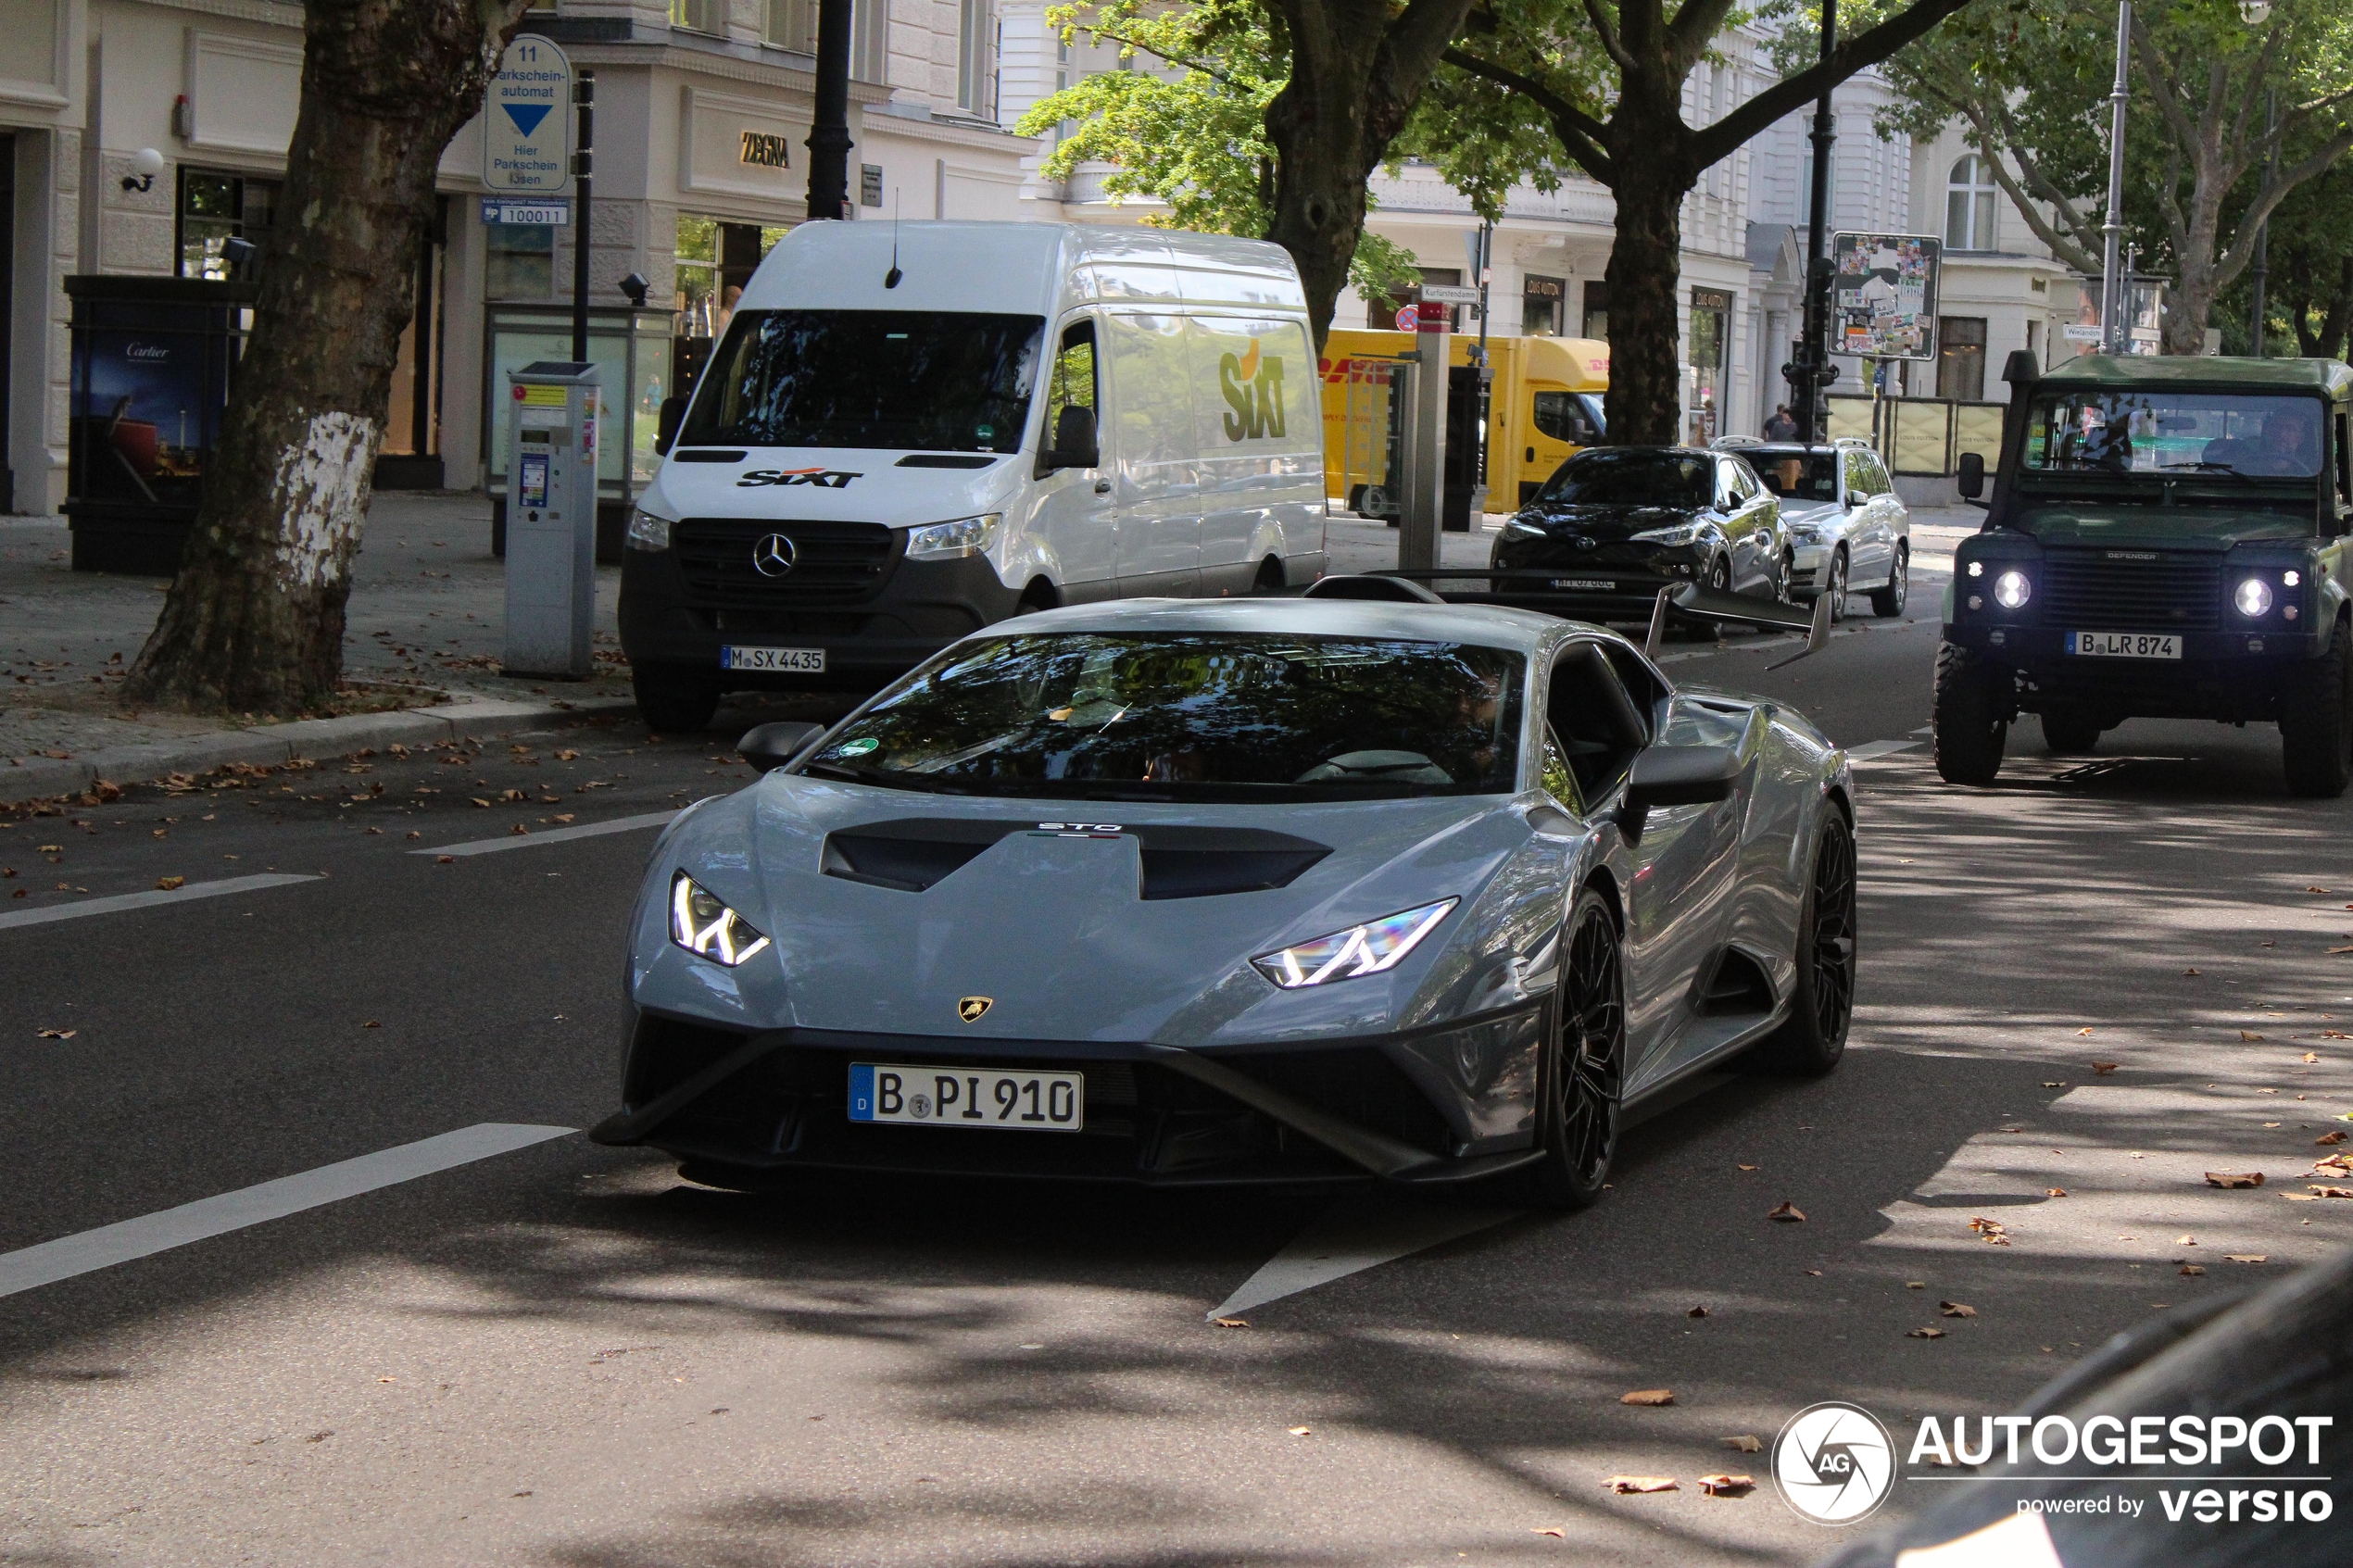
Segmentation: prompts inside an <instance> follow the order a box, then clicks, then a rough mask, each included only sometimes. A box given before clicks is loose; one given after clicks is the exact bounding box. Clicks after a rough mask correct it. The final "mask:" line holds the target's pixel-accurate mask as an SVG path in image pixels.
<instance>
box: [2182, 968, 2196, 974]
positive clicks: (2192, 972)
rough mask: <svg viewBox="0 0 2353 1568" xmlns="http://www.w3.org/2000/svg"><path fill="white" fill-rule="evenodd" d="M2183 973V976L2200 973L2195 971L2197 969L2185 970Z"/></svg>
mask: <svg viewBox="0 0 2353 1568" xmlns="http://www.w3.org/2000/svg"><path fill="white" fill-rule="evenodd" d="M2182 972H2183V974H2196V973H2198V971H2196V970H2195V969H2185V970H2183V971H2182Z"/></svg>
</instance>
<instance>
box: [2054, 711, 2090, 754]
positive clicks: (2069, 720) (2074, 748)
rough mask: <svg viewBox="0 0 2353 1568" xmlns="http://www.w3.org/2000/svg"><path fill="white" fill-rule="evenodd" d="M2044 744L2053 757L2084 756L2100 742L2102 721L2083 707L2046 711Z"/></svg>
mask: <svg viewBox="0 0 2353 1568" xmlns="http://www.w3.org/2000/svg"><path fill="white" fill-rule="evenodd" d="M2042 720H2043V746H2044V749H2045V750H2047V751H2048V752H2049V753H2050V754H2051V755H2052V756H2054V757H2081V756H2082V755H2083V754H2084V753H2085V752H2087V751H2092V750H2095V749H2096V748H2097V747H2098V746H2099V744H2100V728H2101V726H2100V720H2099V715H2098V714H2096V713H2087V712H2085V711H2084V710H2083V709H2080V708H2046V709H2044V710H2043V714H2042Z"/></svg>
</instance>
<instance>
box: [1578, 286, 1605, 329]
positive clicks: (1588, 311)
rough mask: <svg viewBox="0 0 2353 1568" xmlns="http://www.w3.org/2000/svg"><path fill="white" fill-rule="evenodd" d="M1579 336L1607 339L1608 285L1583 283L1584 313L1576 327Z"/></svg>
mask: <svg viewBox="0 0 2353 1568" xmlns="http://www.w3.org/2000/svg"><path fill="white" fill-rule="evenodd" d="M1578 332H1579V336H1583V337H1590V338H1592V339H1594V340H1595V341H1596V342H1600V343H1607V342H1608V341H1609V285H1608V284H1607V283H1605V282H1598V281H1596V282H1590V283H1587V284H1586V285H1585V314H1584V319H1583V320H1582V322H1581V324H1580V325H1579V328H1578Z"/></svg>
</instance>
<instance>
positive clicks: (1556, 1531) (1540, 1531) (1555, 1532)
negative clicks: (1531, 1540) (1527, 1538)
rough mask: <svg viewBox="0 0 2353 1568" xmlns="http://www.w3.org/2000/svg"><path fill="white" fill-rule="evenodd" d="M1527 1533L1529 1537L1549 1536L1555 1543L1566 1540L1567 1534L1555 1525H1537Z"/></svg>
mask: <svg viewBox="0 0 2353 1568" xmlns="http://www.w3.org/2000/svg"><path fill="white" fill-rule="evenodd" d="M1528 1533H1529V1535H1531V1536H1550V1537H1553V1539H1554V1540H1556V1541H1565V1540H1567V1539H1568V1534H1567V1531H1565V1530H1563V1529H1562V1528H1561V1527H1560V1526H1559V1525H1557V1524H1543V1525H1539V1526H1536V1527H1534V1528H1532V1529H1530V1530H1529V1532H1528Z"/></svg>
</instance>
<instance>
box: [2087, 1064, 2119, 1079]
mask: <svg viewBox="0 0 2353 1568" xmlns="http://www.w3.org/2000/svg"><path fill="white" fill-rule="evenodd" d="M2116 1068H2117V1064H2116V1063H2115V1062H2113V1061H2095V1062H2094V1063H2092V1071H2093V1072H2095V1073H2098V1074H2099V1075H2100V1076H2101V1077H2103V1078H2105V1077H2107V1076H2108V1074H2109V1073H2113V1072H2115V1071H2116Z"/></svg>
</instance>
